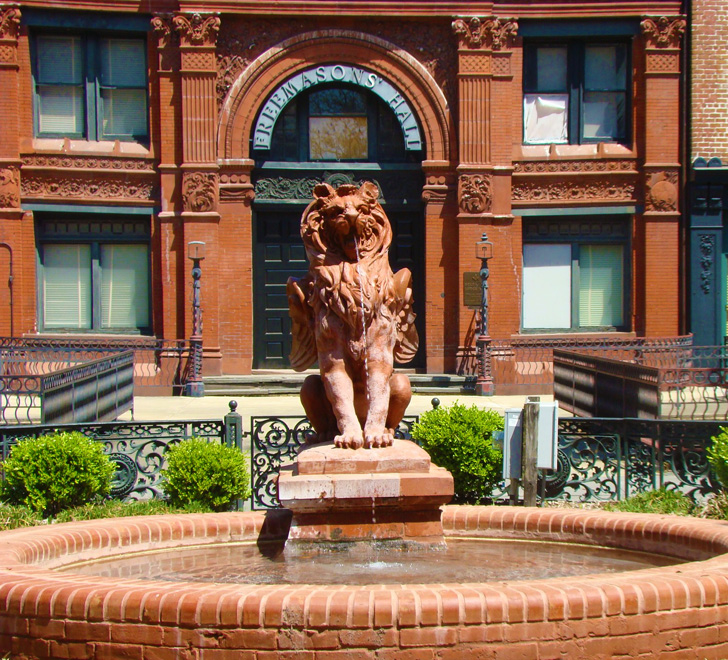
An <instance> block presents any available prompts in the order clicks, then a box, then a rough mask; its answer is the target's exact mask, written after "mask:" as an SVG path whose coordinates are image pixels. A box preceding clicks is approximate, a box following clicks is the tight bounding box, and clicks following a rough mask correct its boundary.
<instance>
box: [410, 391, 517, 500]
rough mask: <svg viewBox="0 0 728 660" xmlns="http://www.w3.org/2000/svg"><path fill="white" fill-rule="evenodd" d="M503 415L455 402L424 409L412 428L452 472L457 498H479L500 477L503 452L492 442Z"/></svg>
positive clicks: (430, 452) (435, 460)
mask: <svg viewBox="0 0 728 660" xmlns="http://www.w3.org/2000/svg"><path fill="white" fill-rule="evenodd" d="M502 429H503V418H502V417H501V416H500V415H499V414H498V413H497V412H494V411H492V410H483V409H482V408H478V407H477V406H474V405H473V406H470V407H469V408H467V407H466V406H464V405H462V404H459V403H455V404H453V405H452V406H450V407H449V408H436V409H435V410H429V411H427V412H426V413H423V414H422V416H421V417H420V421H419V422H418V423H417V424H415V426H414V427H413V428H412V438H413V439H415V440H417V441H418V442H419V443H420V444H421V445H422V447H423V448H424V449H425V451H427V453H428V454H429V455H430V457H431V458H432V461H433V463H435V465H439V466H440V467H444V468H446V469H447V470H449V471H450V472H451V473H452V476H453V480H454V481H455V498H454V500H455V501H456V502H469V503H476V502H480V501H481V500H482V499H483V498H486V497H488V496H489V495H490V493H491V491H492V490H493V486H494V485H495V484H496V483H498V482H499V481H500V480H501V470H502V464H503V454H502V453H501V451H500V449H498V448H497V447H496V446H494V445H493V438H492V436H493V432H494V431H500V430H502Z"/></svg>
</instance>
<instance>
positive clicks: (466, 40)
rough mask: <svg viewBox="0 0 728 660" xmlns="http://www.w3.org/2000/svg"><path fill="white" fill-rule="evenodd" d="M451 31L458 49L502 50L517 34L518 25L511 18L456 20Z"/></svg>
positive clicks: (476, 17) (473, 17)
mask: <svg viewBox="0 0 728 660" xmlns="http://www.w3.org/2000/svg"><path fill="white" fill-rule="evenodd" d="M452 29H453V32H454V33H455V35H456V36H457V38H458V42H459V46H460V48H470V49H481V48H482V49H491V50H503V49H505V48H507V47H508V46H510V44H511V42H512V41H513V39H514V37H515V36H516V34H517V32H518V23H517V22H516V21H515V20H514V19H511V18H508V19H503V20H501V19H499V18H494V17H493V18H483V19H481V18H479V17H478V16H471V17H470V18H457V19H455V20H454V21H453V23H452Z"/></svg>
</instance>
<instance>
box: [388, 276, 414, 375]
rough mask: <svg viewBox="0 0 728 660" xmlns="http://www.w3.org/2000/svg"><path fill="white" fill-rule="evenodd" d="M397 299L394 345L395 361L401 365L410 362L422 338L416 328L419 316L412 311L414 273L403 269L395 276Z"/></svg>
mask: <svg viewBox="0 0 728 660" xmlns="http://www.w3.org/2000/svg"><path fill="white" fill-rule="evenodd" d="M394 292H395V297H396V307H395V311H396V314H397V341H396V343H395V345H394V359H395V360H396V361H397V362H400V363H407V362H409V361H410V360H411V359H412V358H413V357H414V356H415V353H417V349H418V348H419V345H420V338H419V336H418V334H417V328H416V327H415V318H416V317H417V315H416V314H415V313H414V310H413V309H412V273H411V272H410V271H409V269H408V268H402V269H401V270H398V271H397V272H396V273H395V274H394Z"/></svg>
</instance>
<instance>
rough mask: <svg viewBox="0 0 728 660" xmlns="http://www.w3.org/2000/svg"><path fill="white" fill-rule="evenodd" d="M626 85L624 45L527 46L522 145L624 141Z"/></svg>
mask: <svg viewBox="0 0 728 660" xmlns="http://www.w3.org/2000/svg"><path fill="white" fill-rule="evenodd" d="M628 82H629V57H628V47H627V44H610V43H604V44H600V43H584V42H567V43H534V44H526V45H525V46H524V64H523V86H524V95H523V141H524V143H525V144H566V143H572V144H581V143H586V142H604V141H607V142H620V141H624V140H626V139H627V136H628V130H627V129H628V127H627V117H628V111H627V110H628V108H627V105H628V97H627V90H628Z"/></svg>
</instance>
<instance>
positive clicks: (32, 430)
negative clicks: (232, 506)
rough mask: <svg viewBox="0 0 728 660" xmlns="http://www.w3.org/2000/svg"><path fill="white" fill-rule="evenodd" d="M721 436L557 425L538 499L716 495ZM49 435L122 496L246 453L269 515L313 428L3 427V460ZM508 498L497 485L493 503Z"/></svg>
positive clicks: (674, 428)
mask: <svg viewBox="0 0 728 660" xmlns="http://www.w3.org/2000/svg"><path fill="white" fill-rule="evenodd" d="M416 421H417V418H416V417H408V418H405V420H404V421H403V423H402V425H401V426H400V429H399V432H398V435H399V436H400V437H409V431H410V429H411V427H412V425H413V424H414V423H415V422H416ZM720 429H721V423H720V422H717V421H683V420H657V419H603V418H576V417H575V418H562V419H560V420H559V447H558V467H557V469H556V470H555V471H553V472H549V473H544V474H541V475H540V478H541V484H540V492H541V493H542V494H543V496H544V498H545V499H547V500H564V501H569V502H610V501H618V500H622V499H625V498H627V497H629V496H631V495H634V494H636V493H640V492H644V491H647V490H654V489H657V488H663V487H664V488H668V489H673V490H677V491H680V492H682V493H684V494H685V495H687V496H689V497H690V498H692V499H693V500H695V501H700V500H703V499H704V498H706V497H708V496H710V495H711V494H712V493H715V492H717V490H718V484H717V482H716V480H715V478H714V476H713V475H712V473H711V471H710V466H709V464H708V460H707V454H706V448H707V447H709V446H710V442H711V438H712V437H713V436H714V435H717V434H718V433H720ZM51 430H76V431H80V432H81V433H83V434H84V435H87V436H88V437H91V438H94V439H95V440H97V441H98V442H101V443H103V446H104V451H105V452H106V453H107V454H108V455H109V457H110V458H111V460H112V461H113V462H114V463H115V464H116V467H117V471H116V475H115V477H114V485H113V491H112V494H113V496H114V497H118V498H123V499H148V498H152V497H161V496H162V490H161V476H160V470H162V469H163V468H164V467H165V465H166V462H165V453H166V450H167V448H168V447H169V446H170V445H173V444H175V443H177V442H180V441H182V440H184V439H186V438H189V437H192V436H197V437H202V438H205V439H207V440H209V441H211V442H224V443H227V444H228V445H229V446H235V447H242V448H243V449H246V450H247V449H249V451H250V457H251V461H250V462H251V482H252V491H253V494H252V497H251V505H252V507H253V508H254V509H268V508H273V507H276V506H277V505H278V502H277V500H276V494H275V483H274V481H275V478H276V475H277V474H278V472H279V470H280V466H281V465H284V464H286V463H290V462H292V461H293V460H294V458H295V455H296V452H297V451H298V449H299V448H300V446H301V445H302V444H303V443H304V442H305V439H306V435H307V433H308V432H309V431H310V425H309V423H308V421H307V420H306V419H304V418H301V417H253V418H251V426H250V430H249V431H248V432H244V431H243V429H242V425H241V417H240V415H238V414H237V412H235V410H234V406H231V412H230V413H229V414H228V415H226V416H225V419H224V420H197V421H185V422H104V423H99V424H65V425H53V426H48V425H46V426H23V427H19V426H6V427H0V458H2V459H4V458H5V457H6V456H7V455H8V453H9V451H10V449H11V447H12V445H13V444H14V443H16V442H17V441H18V440H20V439H22V438H25V437H34V436H37V435H41V434H45V433H48V432H49V431H51ZM506 498H507V495H506V488H505V483H501V484H499V485H498V486H497V487H496V488H495V490H494V493H493V498H492V499H493V500H495V501H497V500H502V499H506Z"/></svg>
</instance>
